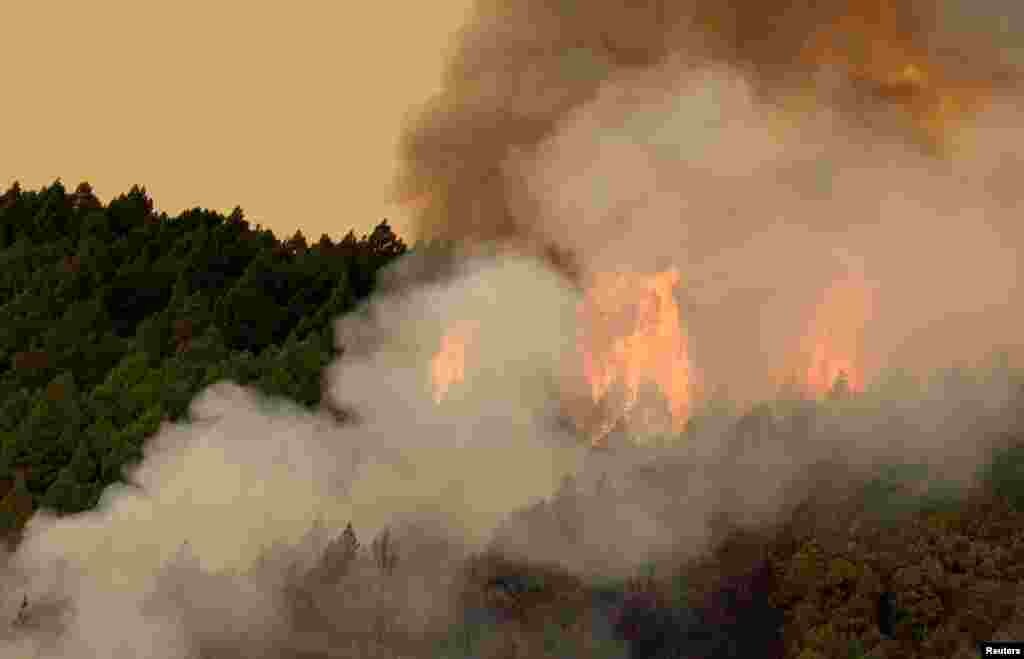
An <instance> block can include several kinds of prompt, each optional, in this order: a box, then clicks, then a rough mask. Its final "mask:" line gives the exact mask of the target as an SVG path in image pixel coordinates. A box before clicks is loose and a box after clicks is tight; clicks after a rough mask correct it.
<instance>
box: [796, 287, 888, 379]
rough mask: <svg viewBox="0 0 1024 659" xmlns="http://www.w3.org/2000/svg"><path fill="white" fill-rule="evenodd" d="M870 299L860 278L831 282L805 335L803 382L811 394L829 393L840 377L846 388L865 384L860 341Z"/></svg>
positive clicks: (870, 308) (870, 302)
mask: <svg viewBox="0 0 1024 659" xmlns="http://www.w3.org/2000/svg"><path fill="white" fill-rule="evenodd" d="M872 305H873V299H872V295H871V291H870V289H869V288H868V287H867V286H866V285H865V284H864V282H863V281H860V280H857V279H848V280H844V281H841V282H838V283H836V284H834V285H832V286H830V287H829V288H828V289H827V290H826V291H825V295H824V296H823V299H822V301H821V303H819V304H818V305H817V306H816V307H815V311H814V317H813V319H812V321H811V323H810V326H809V328H808V331H807V333H806V334H805V336H804V349H803V354H804V359H805V360H806V361H805V363H807V367H806V369H805V370H804V377H803V378H802V379H803V385H804V387H805V388H806V390H807V393H809V394H811V395H812V396H823V395H826V394H828V393H829V392H830V391H831V390H832V388H833V387H834V386H835V385H836V382H837V381H838V380H839V379H840V377H845V379H846V388H847V390H848V391H850V392H859V391H862V390H863V388H864V379H865V375H864V365H863V363H862V353H861V344H862V339H863V330H864V326H865V324H866V323H867V321H868V320H869V318H870V316H871V310H872Z"/></svg>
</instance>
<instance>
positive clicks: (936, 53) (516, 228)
mask: <svg viewBox="0 0 1024 659" xmlns="http://www.w3.org/2000/svg"><path fill="white" fill-rule="evenodd" d="M955 4H957V3H952V2H946V3H944V4H943V7H945V10H944V11H940V9H938V8H937V5H936V3H934V2H929V1H911V0H893V1H886V0H831V1H826V2H816V3H812V2H807V3H794V2H791V1H790V0H683V1H675V2H673V1H671V0H658V1H654V2H603V3H597V4H594V5H590V4H588V5H587V6H586V7H585V8H584V7H582V6H581V3H578V2H574V1H573V0H561V1H557V2H556V1H551V0H524V1H522V2H515V3H511V2H493V1H492V2H487V1H483V0H482V1H480V2H478V3H477V7H476V13H475V20H474V22H472V24H471V25H469V26H467V27H466V28H465V29H464V31H463V33H462V37H461V42H460V44H459V46H460V47H459V48H458V50H457V51H456V55H455V57H454V58H453V60H452V61H451V63H450V65H449V67H448V69H447V75H446V80H445V88H444V91H443V93H442V94H440V95H439V96H438V97H437V98H436V99H434V101H433V102H432V103H431V104H430V105H429V106H428V107H426V108H425V109H424V111H423V112H422V113H421V114H420V115H418V116H417V117H416V119H415V121H414V122H412V123H411V124H410V125H409V126H408V127H407V130H406V131H405V135H404V139H403V143H402V149H401V151H402V153H401V156H402V160H403V162H404V164H405V170H404V172H403V175H402V176H401V178H400V180H399V182H398V188H399V196H400V197H402V198H406V199H419V200H424V199H425V200H427V203H424V204H422V205H421V206H420V208H419V209H418V215H419V217H418V230H419V233H420V235H421V236H422V237H444V238H462V237H472V238H494V237H503V238H504V237H509V236H523V235H527V234H530V233H531V229H530V227H528V226H525V223H524V218H523V217H522V213H516V212H513V210H512V206H513V205H516V204H521V203H523V202H524V200H520V199H513V198H512V197H513V196H515V195H516V192H515V191H514V190H513V189H511V188H512V187H513V186H510V185H509V184H508V182H507V180H505V177H504V176H503V174H502V172H503V169H504V162H505V160H506V158H508V157H509V156H510V155H512V154H514V153H516V152H521V151H529V150H532V149H534V148H536V147H537V146H538V145H540V144H541V143H542V142H543V141H544V140H546V139H547V138H549V137H550V136H551V135H552V134H554V133H555V132H556V131H557V128H558V125H559V123H560V122H562V121H563V120H565V118H566V117H568V116H569V115H570V114H571V113H572V112H573V111H574V110H575V109H577V108H579V107H580V106H582V105H583V104H585V103H587V102H588V101H590V100H591V99H593V97H594V96H595V94H597V93H598V90H599V88H600V87H601V86H602V84H606V83H608V82H609V81H612V80H614V79H616V78H617V77H618V78H621V76H622V75H624V74H625V75H630V74H631V73H632V72H636V71H641V70H645V69H652V68H656V67H658V66H659V65H660V64H662V63H664V62H665V61H666V60H667V59H668V58H676V59H677V60H680V62H679V64H681V65H682V66H683V67H685V68H688V69H690V70H698V69H700V68H701V67H706V66H708V65H714V66H716V67H717V68H719V69H721V68H725V69H729V70H733V71H736V72H738V73H739V74H740V75H741V76H742V78H743V79H744V80H746V81H747V82H749V83H750V84H751V85H752V86H753V89H754V92H755V93H756V95H757V96H758V98H759V99H762V100H766V101H770V102H781V101H782V99H783V98H785V97H788V96H789V95H791V94H792V93H794V92H799V91H801V90H803V91H806V90H807V88H808V86H809V85H819V86H820V85H821V84H822V83H823V82H827V81H828V80H827V79H828V73H829V71H830V70H831V71H832V73H837V74H838V75H840V76H841V77H842V78H843V80H842V81H841V82H843V83H844V84H848V85H849V86H851V87H856V88H858V89H859V91H860V92H862V93H858V94H848V95H847V97H846V98H843V99H838V98H831V99H830V102H831V103H832V104H833V106H834V107H837V108H839V109H841V110H843V111H844V112H846V113H848V114H850V115H851V116H852V115H857V116H861V117H863V116H864V115H865V114H866V113H869V112H868V111H869V110H874V111H878V110H879V109H885V108H888V107H889V106H891V105H892V104H893V103H897V104H901V105H903V106H905V107H907V108H910V110H911V112H912V113H914V112H916V113H918V114H923V113H927V112H928V109H927V106H928V105H929V104H930V103H936V102H940V99H936V98H935V95H936V94H937V93H938V92H939V91H943V90H944V91H943V93H953V92H958V93H959V96H961V97H963V100H964V103H966V104H969V103H967V102H968V101H969V100H973V97H974V96H976V95H977V94H978V93H980V92H979V90H981V89H991V88H993V87H1002V86H1006V85H1009V84H1012V81H1013V80H1014V74H1015V71H1014V69H1013V67H1012V65H1011V64H1012V63H1008V62H1007V61H1006V60H1008V59H1009V56H1008V53H1007V52H1005V49H1003V50H1000V48H999V46H998V44H999V42H996V41H994V40H993V39H992V38H991V35H989V34H985V33H981V34H979V33H978V32H977V29H975V31H973V32H972V31H971V30H970V29H969V27H970V25H969V23H968V22H965V21H963V20H958V18H959V15H958V14H957V10H959V11H960V12H961V13H963V12H964V11H966V3H959V4H961V5H965V6H963V7H954V6H953V5H955ZM987 9H989V10H992V11H995V12H998V11H999V8H998V7H990V8H987ZM982 11H983V10H981V9H979V10H977V11H976V12H975V13H982ZM953 23H955V28H951V27H950V25H951V24H953ZM978 29H980V28H978ZM897 60H898V61H897ZM908 66H909V67H911V68H910V69H907V67H908ZM924 66H927V68H928V71H927V73H928V76H929V80H928V81H922V80H920V72H921V69H922V67H924ZM822 78H825V79H826V80H825V81H823V80H822ZM642 83H643V84H642V85H640V86H637V87H634V88H633V89H632V90H631V91H632V92H635V93H639V94H645V93H647V94H649V92H651V91H654V90H651V89H644V88H643V85H649V84H653V85H655V87H656V88H657V87H660V91H662V92H665V93H673V92H677V91H678V89H673V88H672V87H671V86H667V87H666V86H665V81H657V80H643V81H642ZM939 86H941V87H942V88H943V90H938V89H936V87H939ZM967 97H970V98H967ZM624 100H625V99H624ZM865 105H867V106H869V107H865Z"/></svg>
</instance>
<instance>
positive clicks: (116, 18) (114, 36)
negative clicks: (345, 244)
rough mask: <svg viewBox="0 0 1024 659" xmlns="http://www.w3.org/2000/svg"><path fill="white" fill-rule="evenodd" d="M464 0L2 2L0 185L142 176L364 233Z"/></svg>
mask: <svg viewBox="0 0 1024 659" xmlns="http://www.w3.org/2000/svg"><path fill="white" fill-rule="evenodd" d="M469 5H470V0H442V1H437V0H435V1H434V2H423V3H420V2H408V1H407V0H375V1H374V2H359V3H356V2H326V1H324V2H310V1H309V0H296V1H295V2H289V3H282V2H276V3H271V2H267V3H260V2H240V1H238V0H178V1H177V2H155V1H154V0H141V1H139V0H134V1H132V2H127V1H125V0H92V1H90V2H57V3H54V2H35V1H19V0H14V2H13V3H12V2H6V3H4V11H3V13H4V23H5V24H6V27H7V29H6V30H4V32H5V34H4V38H3V39H2V40H0V61H2V62H5V63H6V65H5V67H4V69H5V70H4V73H5V79H6V80H5V83H4V87H5V93H4V95H3V96H4V99H3V102H2V105H0V117H2V118H3V129H4V130H3V132H4V136H3V150H2V152H0V185H2V186H3V187H4V188H6V187H7V186H8V185H10V184H11V183H12V182H13V181H14V180H19V181H20V182H21V184H22V186H23V187H26V188H32V189H35V188H38V187H41V186H43V185H48V184H49V183H51V182H52V181H53V180H54V179H56V178H58V177H59V178H61V180H63V181H64V184H65V185H66V186H67V187H68V188H73V187H74V186H75V185H77V184H78V182H79V181H82V180H88V181H89V182H90V183H91V184H92V185H93V187H94V189H95V191H96V193H97V194H98V196H99V197H100V198H101V199H102V200H104V201H108V200H109V199H110V198H111V197H112V196H114V195H117V194H119V193H122V192H126V191H127V190H128V189H129V188H130V187H131V185H132V184H134V183H138V184H140V185H144V186H146V188H147V191H148V192H149V193H150V195H151V196H152V197H153V199H154V201H155V203H156V206H157V208H158V209H160V210H163V211H165V212H167V213H168V214H170V215H176V214H177V213H179V212H180V211H182V210H184V209H186V208H190V207H193V206H202V207H205V208H210V209H212V210H217V211H222V212H226V211H229V210H230V209H231V208H233V207H234V206H235V205H240V206H242V208H243V209H245V212H246V216H247V218H248V219H249V220H250V221H251V222H253V223H254V224H255V223H262V224H263V225H264V226H266V227H269V228H271V229H273V230H274V232H275V233H276V234H278V236H279V237H280V236H285V235H291V234H292V233H293V232H294V231H295V229H297V228H301V229H302V231H303V233H304V234H306V236H307V237H309V238H311V239H313V240H315V239H316V238H318V237H319V236H320V234H321V233H328V234H329V235H331V236H333V237H340V236H342V235H343V234H344V233H346V232H347V231H348V230H349V229H353V228H354V229H356V231H357V233H361V232H366V231H368V230H369V229H370V228H372V226H373V225H374V224H376V223H377V222H379V221H380V220H381V219H383V218H384V217H387V218H388V219H389V220H391V222H392V224H393V225H394V226H395V227H396V229H397V230H398V231H399V233H400V234H402V233H404V231H403V224H404V219H403V218H402V217H401V216H400V214H399V213H398V212H397V209H396V208H395V207H394V205H393V204H391V203H390V197H391V190H390V185H391V180H392V176H393V173H394V167H395V162H396V159H395V149H396V144H397V138H398V130H399V124H400V122H401V120H402V117H403V116H404V115H405V114H406V113H407V112H409V111H410V109H412V108H414V107H415V106H416V105H417V104H419V103H422V102H423V101H424V100H426V99H427V98H428V97H429V96H430V95H432V94H433V93H435V92H437V91H438V90H439V85H440V79H441V77H440V76H441V70H442V65H443V62H444V58H445V56H446V55H447V52H448V51H449V49H450V44H452V39H453V36H454V32H455V31H456V30H457V29H458V28H459V27H460V26H461V25H462V23H463V22H464V21H465V18H466V16H467V12H468V9H469Z"/></svg>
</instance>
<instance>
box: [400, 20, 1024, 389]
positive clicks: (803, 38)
mask: <svg viewBox="0 0 1024 659" xmlns="http://www.w3.org/2000/svg"><path fill="white" fill-rule="evenodd" d="M1013 11H1016V10H1014V9H1013V7H1012V6H1009V5H1008V6H1006V7H999V6H996V5H995V4H992V5H986V6H985V7H981V6H975V5H972V4H970V3H967V2H963V1H960V0H949V1H947V2H943V3H938V4H936V3H934V2H916V1H909V0H903V1H896V0H893V1H886V0H835V1H832V2H818V3H811V2H808V3H793V2H790V1H789V0H758V1H754V0H750V1H747V0H725V1H714V2H712V1H710V0H707V1H705V0H684V1H679V2H669V1H667V0H662V1H660V2H642V3H638V2H620V3H615V2H606V3H598V4H596V5H589V4H588V5H587V6H586V7H585V8H584V7H582V6H581V5H580V3H575V2H572V1H571V0H565V1H563V2H551V1H547V0H525V1H523V2H516V3H507V2H479V3H478V5H477V8H476V12H475V15H474V17H473V20H472V22H471V23H470V25H468V26H467V27H466V28H465V29H464V30H463V32H462V33H461V41H460V44H459V48H458V49H457V50H456V51H455V56H454V57H453V59H452V61H451V62H450V64H449V67H448V70H447V78H446V81H445V87H444V91H443V92H442V93H441V94H440V95H439V96H438V97H436V98H435V99H434V100H433V101H432V102H431V103H430V104H429V105H428V106H427V107H425V108H424V109H423V111H422V112H421V113H420V114H419V115H418V116H417V117H416V118H415V120H414V121H412V122H410V124H409V125H408V126H407V129H406V131H405V134H404V138H403V142H402V152H401V156H402V161H403V163H404V169H403V172H402V175H401V176H400V177H399V180H398V181H397V187H398V193H399V195H400V196H401V197H402V198H407V199H415V200H416V202H417V206H416V221H415V224H416V226H417V227H418V235H417V236H416V237H417V238H443V239H454V240H461V241H464V242H467V243H472V242H475V241H479V240H494V239H498V240H503V241H511V242H515V243H517V244H520V245H521V244H524V243H525V244H527V245H530V246H532V248H533V249H539V250H541V251H544V252H546V253H548V254H556V255H558V258H557V259H554V258H553V259H551V261H552V263H553V265H554V266H555V268H556V269H558V270H561V271H563V272H565V273H567V274H569V275H570V279H573V280H575V281H581V280H582V282H581V283H587V282H588V281H592V277H593V276H594V275H595V274H596V273H598V272H601V271H604V270H621V269H632V270H640V271H644V272H654V271H660V270H664V269H666V268H668V267H678V268H679V270H680V272H681V274H682V282H681V284H680V286H679V287H678V292H679V294H680V295H681V296H683V297H684V298H685V299H686V301H687V304H688V305H689V306H688V308H686V309H684V314H685V315H686V316H687V321H686V322H687V325H688V328H687V329H688V331H689V332H690V334H691V336H692V337H693V342H694V353H695V360H696V366H697V367H698V368H700V369H701V371H702V372H705V373H708V374H710V375H711V381H709V382H708V384H709V385H713V384H714V382H715V381H718V382H719V383H726V384H733V383H735V382H737V381H739V380H744V381H746V380H750V378H749V377H748V376H749V375H750V374H751V373H755V374H757V375H758V376H759V377H758V378H757V379H758V380H759V381H769V380H772V379H773V378H775V379H776V380H777V375H778V373H779V371H780V369H785V368H787V366H786V364H785V361H786V360H785V359H784V358H782V357H780V355H781V354H783V353H786V354H789V353H792V352H793V350H795V349H797V348H796V347H794V345H793V344H794V342H796V343H799V340H798V337H799V336H800V335H802V334H805V333H806V331H807V324H808V323H810V322H812V318H811V316H813V313H814V312H813V308H814V307H815V306H816V305H819V304H821V303H822V299H821V298H822V296H823V295H824V294H826V292H827V290H828V289H829V288H830V287H832V286H834V285H836V283H837V282H840V281H844V280H849V279H851V278H852V279H855V280H858V281H863V282H865V286H867V287H868V288H870V289H872V290H871V291H865V292H864V293H863V295H867V296H870V297H871V299H872V300H874V304H875V308H873V309H871V310H870V315H871V317H872V322H871V323H868V324H867V325H866V326H865V327H864V328H863V336H858V338H857V340H858V341H859V342H860V343H861V344H862V345H858V346H857V352H858V353H860V354H863V355H864V359H865V360H867V361H870V362H872V364H871V369H872V370H874V371H877V370H879V369H881V368H882V367H883V366H887V365H893V364H897V363H898V364H900V365H908V364H912V365H914V366H915V367H922V366H928V367H932V366H934V365H935V360H933V359H932V357H934V356H936V355H941V356H942V359H941V361H942V362H943V363H946V362H948V361H955V360H960V359H963V360H974V359H976V358H978V357H979V353H984V352H986V351H989V350H990V349H992V348H993V347H994V346H997V347H999V348H1005V347H1010V346H1011V345H1015V344H1016V339H1015V338H1014V336H1015V333H1014V332H1013V331H1012V328H1013V327H1016V326H1017V324H1018V323H1017V321H1018V320H1019V319H1018V318H1017V315H1016V312H1014V311H1013V308H1014V306H1015V304H1014V301H1015V300H1016V299H1017V297H1016V295H1017V286H1016V283H1015V282H1016V280H1017V272H1016V250H1017V248H1018V247H1019V246H1020V244H1021V232H1020V230H1019V229H1018V228H1017V227H1019V222H1017V221H1016V220H1015V218H1013V217H1012V216H1011V215H1010V213H1008V209H1009V208H1011V207H1012V206H1013V204H1014V202H1016V201H1018V198H1019V194H1018V192H1017V189H1016V186H1015V185H1014V184H1013V183H1012V181H1013V180H1014V179H1015V178H1017V177H1019V175H1020V174H1021V173H1024V172H1022V171H1021V166H1020V159H1019V156H1018V155H1017V154H1019V153H1020V148H1019V147H1020V146H1021V144H1020V141H1019V139H1018V138H1017V137H1016V135H1017V134H1018V131H1017V129H1016V128H1017V127H1016V126H1015V122H1016V120H1015V119H1013V117H1014V116H1015V114H1016V108H1018V107H1019V100H1020V99H1019V95H1018V93H1017V81H1018V79H1019V66H1018V63H1019V62H1020V61H1021V59H1020V57H1019V53H1018V51H1017V50H1015V49H1014V48H1012V47H1011V46H1010V45H1009V44H1011V42H1012V37H1013V36H1014V35H1018V36H1019V34H1020V29H1019V28H1020V26H1021V24H1022V23H1024V21H1022V20H1021V18H1024V17H1021V16H1014V15H1012V12H1013ZM1017 14H1020V12H1019V11H1017ZM924 244H927V249H925V250H923V251H922V249H921V247H922V245H924ZM953 263H956V264H958V266H957V267H955V268H951V267H950V264H953ZM876 289H877V290H876ZM939 321H942V322H941V323H940V322H939ZM814 322H826V323H828V322H832V321H828V320H825V321H821V320H819V321H814ZM940 327H941V328H945V329H939V328H940ZM967 328H970V329H969V331H970V340H969V341H965V340H964V337H965V336H967V335H966V334H965V333H964V332H965V330H966V329H967ZM1000 328H1001V329H1000ZM869 375H870V374H869ZM773 381H774V380H773ZM748 393H749V394H750V395H755V394H757V393H760V394H764V393H765V392H764V391H761V392H748Z"/></svg>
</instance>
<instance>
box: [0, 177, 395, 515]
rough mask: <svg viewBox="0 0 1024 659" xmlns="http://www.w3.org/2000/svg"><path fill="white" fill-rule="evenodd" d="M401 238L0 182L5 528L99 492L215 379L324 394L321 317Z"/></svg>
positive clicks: (364, 288) (298, 394)
mask: <svg viewBox="0 0 1024 659" xmlns="http://www.w3.org/2000/svg"><path fill="white" fill-rule="evenodd" d="M405 251H406V245H405V244H403V242H402V241H401V240H400V239H399V238H397V237H396V236H395V234H394V233H393V232H392V231H391V228H390V227H389V226H388V224H387V222H386V221H385V222H381V223H380V224H379V225H378V226H377V227H376V229H374V231H373V232H372V233H371V234H370V235H368V236H362V237H361V238H357V237H356V236H355V235H354V234H353V233H352V232H350V233H349V234H348V235H347V236H345V238H344V239H343V240H342V241H341V242H338V243H335V242H333V241H332V240H331V239H330V237H328V236H327V235H324V236H321V237H320V239H319V240H318V241H317V242H316V243H314V244H312V245H310V244H308V243H307V241H306V238H305V237H304V236H303V235H302V234H301V232H296V234H295V235H294V236H292V237H291V238H289V239H287V240H279V239H278V238H276V237H275V236H274V234H273V233H272V232H271V231H270V230H267V229H263V228H262V227H261V226H259V225H257V226H256V227H255V228H253V227H251V226H250V224H249V222H247V221H246V220H245V218H244V215H243V212H242V209H241V208H235V209H234V211H233V212H232V213H231V214H230V215H228V216H227V217H225V216H223V215H221V214H219V213H216V212H213V211H209V210H203V209H198V208H197V209H192V210H188V211H185V212H183V213H181V214H180V215H178V216H177V217H168V216H167V215H166V214H164V213H158V212H155V211H154V207H153V201H152V200H151V199H150V198H149V197H148V196H147V194H146V191H145V189H144V188H141V187H138V186H135V187H133V188H132V189H131V190H130V191H129V192H128V193H127V194H122V195H120V196H118V197H117V198H115V199H113V200H112V201H111V202H110V203H109V204H107V205H105V206H104V205H103V204H101V203H100V202H99V201H98V200H97V198H96V197H95V196H94V195H93V193H92V190H91V188H90V186H89V184H88V183H82V184H81V185H79V186H78V187H77V188H76V189H75V191H74V192H72V193H69V192H68V191H67V190H66V189H65V187H64V185H63V184H62V183H61V182H60V181H59V180H58V181H56V182H55V183H53V184H52V185H50V186H49V187H46V188H44V189H42V190H39V191H25V190H22V189H21V188H20V186H19V185H18V184H17V183H15V184H14V185H13V186H12V187H11V188H10V189H9V190H7V191H6V192H5V193H4V194H3V195H2V196H0V447H2V448H0V479H2V480H0V495H2V496H3V500H2V503H0V511H2V524H3V527H4V529H5V532H8V531H11V530H13V529H16V528H18V527H20V526H21V524H22V523H23V522H24V521H25V519H26V518H27V516H29V515H30V513H31V511H32V510H33V509H34V508H36V507H37V506H39V505H43V506H47V507H50V508H53V509H56V510H58V511H60V512H75V511H81V510H85V509H88V508H91V507H92V506H94V505H95V504H96V502H97V500H98V497H99V495H100V493H101V492H102V490H103V488H104V487H106V486H107V485H109V484H110V483H112V482H115V481H117V480H118V479H120V478H121V477H122V470H123V468H124V466H125V465H126V464H128V463H131V462H134V461H137V460H139V459H140V458H141V446H142V444H143V442H144V440H145V439H146V438H147V437H148V436H150V435H151V434H152V433H153V432H154V431H155V430H156V429H157V428H158V426H159V424H160V422H161V421H162V420H176V419H178V418H180V417H181V416H182V415H183V414H185V413H186V412H187V408H188V405H189V402H190V401H191V399H192V398H193V396H195V394H196V393H197V392H198V391H200V390H201V389H202V388H203V387H205V386H207V385H209V384H211V383H213V382H215V381H217V380H221V379H225V378H227V379H231V380H233V381H236V382H238V383H242V384H247V385H253V386H255V387H257V388H259V389H261V390H262V391H264V392H266V393H268V394H271V395H281V396H286V397H288V398H290V399H292V400H295V401H299V402H301V403H302V404H304V405H309V406H313V405H316V404H317V403H318V402H319V400H320V394H321V386H320V370H321V368H322V367H323V366H324V365H325V364H327V363H328V362H329V361H330V360H331V358H332V354H333V351H334V334H333V326H332V319H334V318H335V317H337V316H338V315H339V314H342V313H344V312H346V311H348V310H350V309H352V308H353V307H354V306H355V305H356V304H357V303H358V302H359V300H361V299H363V298H365V297H367V296H368V295H369V294H370V292H371V290H372V289H373V287H374V281H375V276H376V273H377V271H378V270H379V269H380V268H381V267H382V266H384V265H385V264H387V263H388V262H390V261H391V260H393V259H394V258H395V257H396V256H398V255H400V254H402V253H403V252H405Z"/></svg>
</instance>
